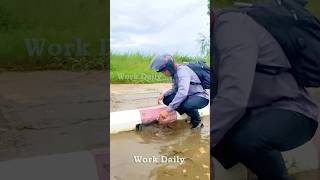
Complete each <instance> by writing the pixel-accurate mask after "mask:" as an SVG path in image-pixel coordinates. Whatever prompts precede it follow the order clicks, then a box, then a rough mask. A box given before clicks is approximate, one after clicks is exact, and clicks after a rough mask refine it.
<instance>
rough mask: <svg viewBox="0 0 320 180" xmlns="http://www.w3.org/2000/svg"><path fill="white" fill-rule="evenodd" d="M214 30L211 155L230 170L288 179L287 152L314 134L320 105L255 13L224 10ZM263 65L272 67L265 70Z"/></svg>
mask: <svg viewBox="0 0 320 180" xmlns="http://www.w3.org/2000/svg"><path fill="white" fill-rule="evenodd" d="M260 12H261V11H260ZM270 18H272V17H270ZM270 21H272V19H271V20H270ZM211 33H212V35H213V38H214V41H213V42H214V56H215V57H214V58H213V60H214V65H215V68H216V71H217V74H216V77H217V79H216V80H217V83H218V86H217V90H216V92H215V94H214V95H212V97H213V99H212V100H211V108H212V109H211V123H210V125H211V155H212V156H214V157H215V158H216V159H217V160H218V161H219V162H220V163H221V164H222V165H223V166H224V167H225V168H226V169H229V168H231V167H233V166H234V165H236V164H237V163H242V164H244V165H245V166H246V167H247V168H249V169H250V170H251V171H252V172H253V173H255V174H256V175H257V176H258V179H259V180H288V174H287V169H286V166H285V162H284V160H283V157H282V155H281V152H282V151H287V150H291V149H293V148H296V147H298V146H301V145H303V144H304V143H306V142H307V141H309V140H310V139H311V138H312V137H313V136H314V134H315V132H316V129H317V126H318V122H317V118H318V107H317V105H316V103H315V102H314V101H313V99H312V98H311V97H310V95H309V93H308V92H307V91H306V89H305V88H304V87H303V86H302V85H300V84H299V83H298V82H297V80H296V78H295V77H294V75H293V74H292V73H291V72H290V71H288V70H289V69H292V65H291V63H290V62H289V59H288V56H287V54H285V52H284V50H283V48H282V47H281V46H280V44H279V42H278V41H277V40H276V39H275V38H274V36H273V35H271V34H270V33H269V31H267V30H266V28H264V27H263V26H262V25H260V24H258V23H257V22H256V21H255V20H254V19H253V18H252V17H251V16H249V15H248V14H246V13H242V12H236V11H233V12H232V11H230V12H227V13H221V14H220V15H218V16H216V17H215V22H214V27H213V28H212V32H211ZM282 35H284V34H282ZM319 58H320V57H319ZM259 65H264V66H265V67H269V69H268V68H266V69H264V70H261V71H259V70H258V67H259ZM275 69H286V70H285V71H279V72H276V73H274V72H273V71H274V70H275Z"/></svg>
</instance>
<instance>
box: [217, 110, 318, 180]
mask: <svg viewBox="0 0 320 180" xmlns="http://www.w3.org/2000/svg"><path fill="white" fill-rule="evenodd" d="M317 126H318V123H317V122H316V121H315V120H313V119H309V118H307V117H305V116H304V115H302V114H300V113H297V112H293V111H289V110H281V109H269V110H264V111H261V112H257V113H254V114H253V113H247V114H246V115H245V116H244V117H243V118H242V119H241V120H240V121H239V122H238V123H237V124H236V125H235V126H234V127H233V128H231V130H230V131H229V132H228V133H227V134H226V135H225V137H224V138H223V139H222V141H221V142H220V143H218V144H217V145H216V146H215V147H214V148H213V149H212V151H211V155H213V156H214V157H215V158H216V159H217V160H218V161H219V162H221V164H222V165H223V166H224V167H225V168H227V169H228V168H230V167H232V166H234V165H235V164H237V163H239V162H240V163H242V164H244V165H245V166H246V167H247V168H249V169H250V170H251V171H252V172H253V173H255V174H256V175H257V176H258V179H259V180H288V175H287V169H286V166H285V162H284V160H283V157H282V155H281V152H282V151H287V150H291V149H293V148H296V147H298V146H300V145H302V144H304V143H306V142H307V141H309V140H310V139H311V138H312V137H313V136H314V134H315V131H316V129H317Z"/></svg>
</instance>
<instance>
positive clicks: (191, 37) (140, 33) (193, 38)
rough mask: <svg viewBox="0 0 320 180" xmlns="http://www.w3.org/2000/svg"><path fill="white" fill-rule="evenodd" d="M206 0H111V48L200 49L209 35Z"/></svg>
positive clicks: (192, 52)
mask: <svg viewBox="0 0 320 180" xmlns="http://www.w3.org/2000/svg"><path fill="white" fill-rule="evenodd" d="M207 3H208V1H207V0H177V1H174V0H158V1H150V0H111V21H110V23H111V31H110V42H111V50H112V52H136V51H138V52H142V53H146V54H148V53H180V54H184V55H197V54H199V53H200V45H199V43H198V41H197V40H198V39H199V33H202V34H204V35H206V36H209V21H210V18H209V16H208V15H207V11H208V8H207Z"/></svg>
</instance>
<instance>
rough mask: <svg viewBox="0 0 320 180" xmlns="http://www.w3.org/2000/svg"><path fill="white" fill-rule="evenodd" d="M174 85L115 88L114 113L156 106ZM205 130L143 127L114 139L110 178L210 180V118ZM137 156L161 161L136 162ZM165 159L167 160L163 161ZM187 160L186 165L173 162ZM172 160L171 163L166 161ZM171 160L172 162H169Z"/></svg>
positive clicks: (183, 124) (175, 125) (184, 126)
mask: <svg viewBox="0 0 320 180" xmlns="http://www.w3.org/2000/svg"><path fill="white" fill-rule="evenodd" d="M170 87H171V85H170V84H135V85H132V84H120V85H119V84H117V85H111V87H110V90H111V104H110V105H111V106H110V110H111V111H119V110H128V109H136V108H142V107H150V106H155V105H156V98H157V96H158V95H159V93H160V92H162V91H163V90H164V89H168V88H170ZM203 123H204V124H205V126H204V128H202V129H201V130H198V131H192V130H191V129H190V128H189V125H188V124H187V123H186V122H184V121H179V122H175V123H172V124H170V125H169V126H168V127H159V125H157V124H152V125H149V126H143V127H142V130H141V131H139V132H137V131H130V132H122V133H118V134H114V135H111V136H110V170H111V172H110V178H111V179H112V180H128V179H129V180H149V179H151V180H171V179H172V180H179V179H190V180H191V179H201V180H205V179H209V176H210V174H209V173H210V156H209V137H210V134H209V129H210V125H209V118H208V117H205V118H203ZM134 156H142V157H145V158H149V157H151V158H152V157H154V159H157V160H158V162H156V161H154V162H150V163H149V162H147V163H139V162H135V159H134ZM161 157H162V158H163V160H164V161H161V160H162V159H161ZM178 158H184V159H185V161H184V163H183V164H180V163H181V161H179V162H173V160H174V159H178ZM165 160H168V161H165ZM169 160H172V161H170V162H169Z"/></svg>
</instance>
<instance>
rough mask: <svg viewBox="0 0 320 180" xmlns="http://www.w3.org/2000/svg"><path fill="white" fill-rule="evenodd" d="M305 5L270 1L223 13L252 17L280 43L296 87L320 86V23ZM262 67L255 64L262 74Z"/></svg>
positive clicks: (295, 1) (295, 0)
mask: <svg viewBox="0 0 320 180" xmlns="http://www.w3.org/2000/svg"><path fill="white" fill-rule="evenodd" d="M304 5H305V3H304V1H303V0H270V1H268V2H258V3H255V4H253V5H251V6H247V7H234V8H233V9H229V10H228V9H226V10H225V12H230V11H238V12H243V13H246V14H247V15H249V16H250V17H252V18H253V19H254V20H255V21H256V22H257V23H258V24H260V25H262V26H263V27H264V28H265V29H266V30H267V31H268V32H269V33H270V34H271V35H272V36H273V37H274V38H275V39H276V40H277V42H278V43H279V44H280V46H281V47H282V49H283V51H284V52H285V54H286V56H287V58H288V59H289V62H290V64H291V66H292V68H291V69H289V70H288V71H289V72H291V73H292V75H293V76H294V77H295V79H296V80H297V82H298V84H299V85H301V86H303V87H320V22H319V20H318V19H317V18H316V17H314V16H313V15H312V14H311V13H310V12H309V11H308V10H306V9H305V8H304ZM235 9H236V10H235ZM223 13H224V12H223V11H222V12H221V13H220V14H223ZM264 68H265V67H264V66H263V65H262V66H259V65H257V71H262V72H264V71H263V69H264ZM269 68H270V67H269ZM276 72H277V73H280V72H283V69H282V70H280V69H279V71H276Z"/></svg>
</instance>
